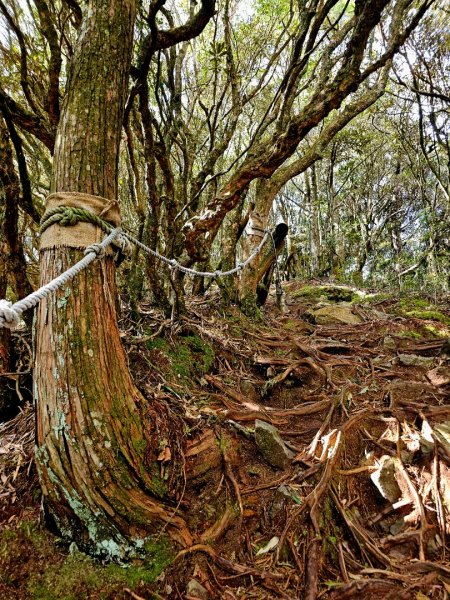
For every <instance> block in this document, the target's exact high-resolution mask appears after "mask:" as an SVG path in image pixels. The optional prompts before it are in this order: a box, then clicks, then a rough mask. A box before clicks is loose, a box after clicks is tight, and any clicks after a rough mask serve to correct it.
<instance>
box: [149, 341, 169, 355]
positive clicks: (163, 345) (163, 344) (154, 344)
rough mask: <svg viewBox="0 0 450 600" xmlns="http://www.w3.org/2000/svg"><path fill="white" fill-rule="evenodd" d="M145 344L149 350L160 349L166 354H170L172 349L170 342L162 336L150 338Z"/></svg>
mask: <svg viewBox="0 0 450 600" xmlns="http://www.w3.org/2000/svg"><path fill="white" fill-rule="evenodd" d="M145 345H146V347H147V349H148V350H160V351H161V352H164V354H168V353H169V351H170V346H169V343H168V342H167V341H166V340H165V339H164V338H160V337H156V338H153V339H152V340H149V341H148V342H146V344H145Z"/></svg>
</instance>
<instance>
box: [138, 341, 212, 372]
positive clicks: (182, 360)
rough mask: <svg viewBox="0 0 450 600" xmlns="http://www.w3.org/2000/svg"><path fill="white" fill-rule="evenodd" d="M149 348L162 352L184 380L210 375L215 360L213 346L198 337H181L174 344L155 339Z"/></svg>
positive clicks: (148, 345)
mask: <svg viewBox="0 0 450 600" xmlns="http://www.w3.org/2000/svg"><path fill="white" fill-rule="evenodd" d="M147 348H148V349H149V350H159V351H160V352H162V353H163V354H164V355H165V356H166V357H167V358H168V359H169V361H170V364H171V370H172V372H173V373H174V374H175V375H176V376H177V377H178V378H181V379H183V380H189V379H191V378H192V377H194V376H197V377H201V376H202V375H204V374H205V373H208V372H209V371H210V370H211V368H212V366H213V364H214V360H215V354H214V351H213V349H212V348H211V346H209V344H207V343H206V342H205V341H204V340H202V338H201V337H199V336H197V335H187V336H180V337H178V338H177V339H176V341H175V342H174V343H173V344H169V343H168V342H167V341H166V340H165V339H163V338H155V339H153V340H150V341H149V342H148V343H147ZM166 370H167V368H166Z"/></svg>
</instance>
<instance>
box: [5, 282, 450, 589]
mask: <svg viewBox="0 0 450 600" xmlns="http://www.w3.org/2000/svg"><path fill="white" fill-rule="evenodd" d="M284 292H285V294H284V297H283V300H284V308H283V310H282V311H280V310H279V309H278V308H277V306H276V304H275V299H274V297H273V296H270V297H269V301H268V304H267V307H265V309H264V311H263V313H262V314H261V317H260V318H256V319H252V320H250V319H247V318H246V317H244V316H243V315H242V314H241V313H240V312H239V311H238V310H237V309H236V308H228V309H222V308H220V302H219V297H218V295H216V294H217V292H213V293H212V294H211V295H210V296H209V297H206V298H202V299H200V298H194V299H191V300H189V303H188V313H187V314H188V316H186V317H185V318H183V319H182V320H180V321H179V322H178V323H177V324H175V325H174V324H171V323H170V321H167V320H165V319H164V318H163V316H162V315H161V314H160V313H158V312H157V311H156V310H154V309H153V308H152V307H150V306H143V307H142V313H141V317H140V319H139V320H138V321H137V322H136V321H132V320H131V318H124V319H123V321H122V323H121V327H122V331H123V340H124V344H125V346H126V349H127V353H128V357H129V361H130V366H131V368H132V371H133V374H134V377H135V381H136V384H137V385H138V387H140V389H141V390H142V391H143V393H144V394H145V395H146V396H147V397H148V398H151V397H156V398H158V400H159V401H164V402H166V403H167V404H168V405H169V406H170V408H171V410H173V411H174V412H175V413H177V414H178V415H182V416H183V419H184V423H185V431H184V437H185V441H186V445H185V448H184V460H185V464H184V470H185V473H186V487H185V492H184V495H183V497H182V498H181V500H180V507H181V509H182V510H183V511H184V513H185V516H186V520H187V522H188V525H189V527H190V529H191V531H192V532H193V534H194V536H195V538H196V540H197V543H196V545H195V546H193V547H192V548H189V549H185V550H182V551H179V550H180V549H179V548H174V547H173V546H172V544H171V542H170V540H168V539H167V538H166V536H165V534H164V532H161V534H160V535H159V536H157V539H155V540H154V541H153V544H152V549H151V551H150V553H149V554H148V555H147V556H143V557H142V558H141V559H140V560H136V561H134V562H133V563H132V564H128V565H115V564H109V565H108V564H101V563H98V562H96V561H94V560H92V559H90V558H89V557H87V556H85V555H84V554H83V553H81V552H80V551H79V550H78V549H77V548H76V546H74V545H73V544H72V545H71V546H70V547H67V546H66V545H64V543H63V542H62V541H61V540H60V539H58V538H57V537H56V536H54V535H53V534H51V533H49V531H48V530H47V529H46V528H45V527H44V525H43V524H42V513H41V508H40V492H39V486H38V482H37V476H36V473H35V468H34V465H33V459H32V452H33V447H34V433H33V427H34V415H33V410H32V408H30V407H25V408H24V410H23V411H22V412H21V413H20V414H19V415H18V416H17V417H16V418H15V419H14V420H12V421H10V422H8V423H6V424H3V425H1V426H0V597H1V598H2V599H4V600H9V599H11V600H12V599H18V600H20V599H25V598H31V599H36V600H75V599H84V598H92V599H97V598H99V599H100V598H105V599H108V598H124V599H125V598H128V599H129V598H134V599H135V600H139V599H142V598H146V599H147V598H148V599H152V598H155V599H161V598H164V599H165V598H167V599H172V598H173V599H181V598H183V599H184V598H187V599H188V600H189V599H195V598H197V599H201V600H204V599H207V598H210V599H215V598H222V599H224V600H234V599H248V600H250V599H263V598H281V599H283V598H286V599H288V598H291V599H296V598H297V599H305V600H312V599H315V598H324V599H326V600H337V599H339V600H342V599H344V598H363V599H367V600H370V599H372V598H373V599H375V598H376V599H381V598H383V599H391V600H400V599H404V600H410V599H414V600H424V599H425V598H434V599H438V598H439V599H444V598H449V597H450V562H449V560H448V558H449V556H450V555H449V551H450V548H449V546H448V540H449V538H447V536H450V393H449V392H450V347H449V346H450V343H449V341H448V340H449V338H450V306H449V305H448V303H447V304H445V303H440V304H439V303H438V304H436V303H435V302H432V301H430V300H429V299H427V298H424V297H415V296H411V295H410V296H409V297H405V298H401V299H396V298H393V297H390V296H388V295H381V294H368V293H364V292H360V291H358V290H354V289H352V288H349V287H345V286H335V285H331V284H319V283H317V282H316V283H313V284H311V285H307V286H305V285H304V284H300V283H299V282H288V283H286V284H284ZM25 342H26V340H25ZM26 346H27V344H26V343H25V344H24V345H23V347H24V348H26ZM170 460H171V457H170V455H168V456H165V457H164V458H163V459H162V462H161V475H162V477H163V475H164V469H165V468H166V467H167V464H165V463H170Z"/></svg>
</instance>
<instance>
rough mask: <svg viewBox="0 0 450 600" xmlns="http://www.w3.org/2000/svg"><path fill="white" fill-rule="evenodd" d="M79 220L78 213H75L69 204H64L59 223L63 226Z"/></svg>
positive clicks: (74, 223)
mask: <svg viewBox="0 0 450 600" xmlns="http://www.w3.org/2000/svg"><path fill="white" fill-rule="evenodd" d="M78 221H79V218H78V215H77V214H76V213H75V211H74V209H73V208H71V207H70V206H66V207H65V208H64V212H63V213H62V217H61V219H60V221H59V224H60V225H63V226H64V227H67V226H72V225H76V224H77V223H78Z"/></svg>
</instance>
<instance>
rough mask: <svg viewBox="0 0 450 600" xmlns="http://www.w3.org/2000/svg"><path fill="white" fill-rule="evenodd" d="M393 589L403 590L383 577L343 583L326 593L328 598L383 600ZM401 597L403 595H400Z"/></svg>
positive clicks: (339, 599) (332, 599)
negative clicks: (338, 587) (336, 588)
mask: <svg viewBox="0 0 450 600" xmlns="http://www.w3.org/2000/svg"><path fill="white" fill-rule="evenodd" d="M393 589H398V591H399V592H401V588H399V586H398V584H397V583H394V582H393V581H385V580H383V579H358V580H357V581H352V582H351V583H348V584H346V585H343V586H342V587H341V588H340V589H338V590H334V591H331V592H329V593H328V594H326V596H325V597H326V598H327V600H349V599H350V598H355V600H356V599H357V600H360V598H365V599H366V600H381V598H384V597H385V594H387V593H389V592H391V591H392V590H393ZM398 598H399V599H400V598H401V596H398Z"/></svg>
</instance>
